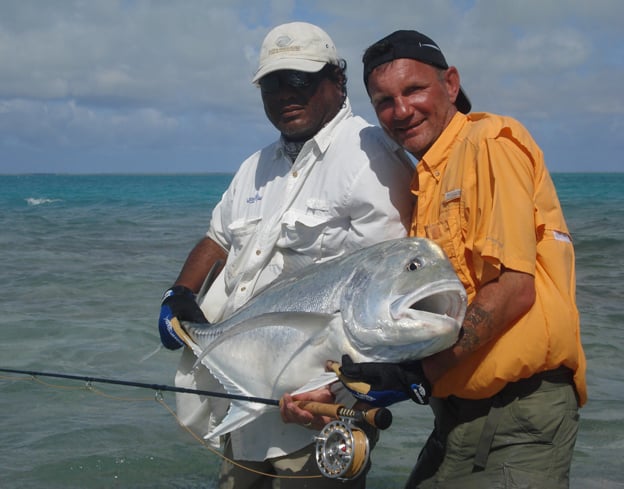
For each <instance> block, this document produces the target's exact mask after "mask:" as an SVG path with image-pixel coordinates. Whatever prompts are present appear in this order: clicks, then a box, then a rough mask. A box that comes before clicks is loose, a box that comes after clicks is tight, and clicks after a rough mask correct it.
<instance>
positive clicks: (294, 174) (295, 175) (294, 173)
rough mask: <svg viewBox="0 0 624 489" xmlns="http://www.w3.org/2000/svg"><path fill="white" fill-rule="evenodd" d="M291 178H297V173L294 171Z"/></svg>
mask: <svg viewBox="0 0 624 489" xmlns="http://www.w3.org/2000/svg"><path fill="white" fill-rule="evenodd" d="M292 176H293V177H295V178H297V176H299V172H297V170H295V171H294V172H292Z"/></svg>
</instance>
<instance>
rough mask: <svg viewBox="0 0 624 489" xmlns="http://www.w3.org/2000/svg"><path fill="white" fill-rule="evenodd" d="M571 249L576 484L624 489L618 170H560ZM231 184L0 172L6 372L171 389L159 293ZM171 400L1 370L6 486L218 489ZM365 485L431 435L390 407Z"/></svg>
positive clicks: (406, 461) (622, 211)
mask: <svg viewBox="0 0 624 489" xmlns="http://www.w3.org/2000/svg"><path fill="white" fill-rule="evenodd" d="M553 178H554V180H555V183H556V185H557V189H558V192H559V197H560V199H561V201H562V205H563V207H564V211H565V214H566V218H567V221H568V225H569V227H570V229H571V232H572V235H573V238H574V241H575V246H576V254H577V279H578V280H577V294H578V305H579V309H580V312H581V321H582V339H583V343H584V345H585V350H586V354H587V357H588V383H589V396H590V400H589V402H588V404H587V405H586V406H585V407H584V408H583V409H582V410H581V416H582V417H581V424H580V432H579V436H578V440H577V445H576V450H575V453H574V461H573V466H572V474H571V487H572V488H573V489H581V488H583V489H584V488H624V470H623V469H622V462H621V458H622V454H623V453H624V376H623V375H622V371H623V367H624V361H623V360H622V357H623V355H624V328H623V327H622V326H623V324H624V305H623V304H624V173H622V174H556V175H554V176H553ZM229 181H230V176H229V175H183V176H144V175H135V176H128V175H124V176H113V175H106V176H105V175H98V176H64V175H24V176H0V274H1V275H0V276H1V278H2V280H0V338H1V340H0V368H13V369H25V370H43V371H51V372H60V373H66V374H77V375H85V376H91V377H107V378H115V379H123V380H131V381H138V382H147V383H154V384H171V383H172V382H173V375H174V372H175V368H176V365H177V361H178V356H179V353H177V352H170V351H167V350H164V349H158V346H159V339H158V333H157V328H156V321H157V316H158V312H159V303H160V297H161V295H162V292H163V291H164V290H165V289H166V288H167V287H168V286H169V285H170V284H171V282H172V281H173V280H174V279H175V277H176V275H177V273H178V271H179V269H180V267H181V265H182V263H183V261H184V259H185V258H186V255H187V253H188V251H189V250H190V249H191V247H192V246H193V245H194V243H195V242H196V241H197V240H199V239H200V238H201V236H202V234H203V232H204V230H205V229H206V228H207V226H208V222H209V219H210V212H211V209H212V207H213V206H214V204H215V203H216V202H217V201H218V199H219V197H220V195H221V194H222V192H223V191H224V190H225V188H226V186H227V184H228V183H229ZM174 406H175V402H174V396H173V394H170V393H166V392H165V393H162V396H158V395H157V393H156V392H155V391H152V390H150V389H139V388H134V387H121V386H112V385H105V384H99V383H92V384H89V383H86V382H79V381H69V380H58V379H49V378H44V377H38V378H37V380H32V379H31V378H29V377H28V376H24V375H14V374H2V373H0V447H1V448H0V487H2V488H20V489H21V488H24V489H27V488H113V487H119V488H213V487H215V485H214V480H215V475H216V473H217V470H218V466H219V463H220V459H219V457H218V455H217V454H215V453H213V452H211V451H210V450H209V449H208V448H206V447H205V446H203V445H201V444H200V443H199V442H198V441H197V440H196V439H194V438H193V437H192V436H191V435H190V434H189V433H188V432H186V431H185V430H183V429H182V428H180V427H179V426H178V424H177V422H176V419H175V418H174V417H173V416H172V414H171V413H170V412H169V410H168V408H167V407H169V408H173V407H174ZM393 412H394V417H395V421H394V424H393V425H392V427H391V428H390V429H389V431H388V432H386V433H385V434H383V435H382V438H381V441H380V443H379V444H378V446H377V448H376V449H375V450H374V451H373V455H372V460H373V468H372V470H371V472H370V475H369V479H368V480H369V483H368V487H369V488H372V489H386V488H395V487H397V488H400V487H402V485H403V482H404V481H405V479H406V477H407V475H408V474H409V471H410V469H411V467H412V465H413V463H414V461H415V459H416V456H417V455H418V451H419V449H420V447H421V446H422V444H423V443H424V441H425V439H426V438H427V435H428V433H429V431H430V428H431V423H432V417H431V415H430V413H429V410H428V408H426V407H425V408H423V407H418V406H415V405H413V404H410V403H402V404H399V405H397V406H394V407H393Z"/></svg>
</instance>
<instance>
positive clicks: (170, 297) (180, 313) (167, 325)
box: [158, 285, 208, 350]
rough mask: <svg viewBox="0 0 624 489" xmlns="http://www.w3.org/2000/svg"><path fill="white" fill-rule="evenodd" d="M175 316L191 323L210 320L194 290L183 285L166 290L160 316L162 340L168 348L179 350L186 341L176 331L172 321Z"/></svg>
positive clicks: (159, 324)
mask: <svg viewBox="0 0 624 489" xmlns="http://www.w3.org/2000/svg"><path fill="white" fill-rule="evenodd" d="M173 318H178V320H179V321H188V322H190V323H207V322H208V321H207V320H206V317H205V316H204V313H203V312H202V311H201V309H200V308H199V306H198V305H197V302H195V294H194V293H193V291H192V290H191V289H189V288H188V287H184V286H183V285H174V286H173V287H171V288H170V289H169V290H167V291H166V292H165V294H164V295H163V301H162V305H161V306H160V318H158V331H159V333H160V341H161V342H162V344H163V345H164V346H165V347H166V348H169V349H170V350H177V349H178V348H180V347H182V346H184V341H182V338H180V335H178V334H177V333H176V332H175V329H174V327H173V324H172V322H171V321H172V320H173Z"/></svg>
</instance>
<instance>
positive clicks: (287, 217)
mask: <svg viewBox="0 0 624 489" xmlns="http://www.w3.org/2000/svg"><path fill="white" fill-rule="evenodd" d="M340 221H341V218H340V217H338V216H336V215H335V214H334V212H332V210H331V208H330V205H329V202H327V201H322V200H317V199H309V200H308V201H306V208H305V209H296V208H291V209H289V210H287V211H286V212H285V213H284V215H283V216H282V222H281V233H280V237H279V239H278V240H277V246H278V247H280V248H285V249H289V250H292V251H294V252H296V253H299V254H303V255H306V256H308V257H311V258H312V259H314V260H320V259H321V258H323V257H324V256H325V255H326V254H327V251H328V250H332V249H334V248H337V247H339V246H340V245H341V244H342V237H344V235H345V234H346V230H345V231H344V232H343V233H342V235H343V236H342V237H341V233H340V229H342V228H343V226H342V225H341V223H340ZM345 225H346V229H348V222H347V220H346V219H345Z"/></svg>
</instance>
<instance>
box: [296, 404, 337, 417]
mask: <svg viewBox="0 0 624 489" xmlns="http://www.w3.org/2000/svg"><path fill="white" fill-rule="evenodd" d="M295 404H297V406H299V407H300V408H301V409H305V410H306V411H310V412H311V413H312V414H318V415H320V416H330V417H332V418H338V416H339V415H340V410H341V409H344V406H343V405H342V404H326V403H324V402H315V401H295Z"/></svg>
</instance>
